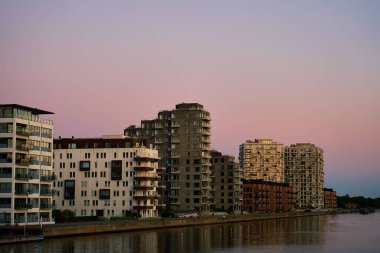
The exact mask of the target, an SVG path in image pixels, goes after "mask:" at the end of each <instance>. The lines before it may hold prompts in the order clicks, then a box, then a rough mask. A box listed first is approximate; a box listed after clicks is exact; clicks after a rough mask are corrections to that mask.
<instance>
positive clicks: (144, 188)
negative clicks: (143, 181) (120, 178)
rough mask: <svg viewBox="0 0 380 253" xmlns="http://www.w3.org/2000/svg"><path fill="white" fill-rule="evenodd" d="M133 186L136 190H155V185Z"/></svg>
mask: <svg viewBox="0 0 380 253" xmlns="http://www.w3.org/2000/svg"><path fill="white" fill-rule="evenodd" d="M133 188H134V189H135V190H153V189H154V186H153V185H134V186H133Z"/></svg>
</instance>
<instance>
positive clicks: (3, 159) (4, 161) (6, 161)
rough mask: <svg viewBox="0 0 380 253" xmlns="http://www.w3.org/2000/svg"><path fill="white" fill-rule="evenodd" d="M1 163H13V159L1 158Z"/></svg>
mask: <svg viewBox="0 0 380 253" xmlns="http://www.w3.org/2000/svg"><path fill="white" fill-rule="evenodd" d="M0 163H12V159H10V158H0Z"/></svg>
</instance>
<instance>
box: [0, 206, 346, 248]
mask: <svg viewBox="0 0 380 253" xmlns="http://www.w3.org/2000/svg"><path fill="white" fill-rule="evenodd" d="M344 212H345V211H344V210H334V211H323V212H300V213H298V212H295V213H260V214H242V215H227V216H201V217H194V218H157V219H140V220H126V221H98V222H83V223H60V224H53V225H46V226H44V227H43V229H42V230H43V236H44V239H47V238H57V237H68V236H82V235H93V234H101V233H116V232H127V231H136V230H147V229H163V228H174V227H184V226H202V225H212V224H221V223H230V222H246V221H255V220H264V219H282V218H294V217H306V216H316V215H330V214H340V213H344ZM15 237H16V236H13V237H6V238H4V237H3V238H0V244H3V243H19V242H22V241H23V240H24V241H25V242H26V241H31V240H33V237H32V236H30V237H27V236H26V237H25V236H23V237H21V236H17V239H15ZM20 238H21V239H20ZM22 238H23V239H22Z"/></svg>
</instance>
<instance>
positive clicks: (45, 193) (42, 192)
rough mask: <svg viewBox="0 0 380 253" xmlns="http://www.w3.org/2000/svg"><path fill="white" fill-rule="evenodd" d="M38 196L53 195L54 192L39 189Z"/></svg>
mask: <svg viewBox="0 0 380 253" xmlns="http://www.w3.org/2000/svg"><path fill="white" fill-rule="evenodd" d="M40 194H41V195H53V194H54V190H50V189H49V190H46V189H41V191H40Z"/></svg>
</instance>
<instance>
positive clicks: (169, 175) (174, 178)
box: [124, 103, 212, 211]
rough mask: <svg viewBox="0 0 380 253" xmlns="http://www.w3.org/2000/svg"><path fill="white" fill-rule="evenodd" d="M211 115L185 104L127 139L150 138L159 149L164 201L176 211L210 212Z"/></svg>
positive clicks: (161, 114) (130, 132)
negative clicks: (163, 183) (163, 169)
mask: <svg viewBox="0 0 380 253" xmlns="http://www.w3.org/2000/svg"><path fill="white" fill-rule="evenodd" d="M210 121H211V119H210V113H209V112H208V111H206V110H205V109H204V108H203V106H202V105H200V104H197V103H182V104H178V105H176V108H175V109H174V110H169V111H161V112H159V113H158V117H157V118H156V119H153V120H143V121H141V126H140V127H135V126H130V127H128V128H126V129H125V131H124V134H125V135H127V136H136V137H148V138H150V139H151V140H152V142H153V143H154V145H155V148H156V149H157V150H158V153H159V156H160V157H161V160H160V162H159V166H160V167H163V168H165V173H164V174H163V176H162V180H163V182H165V185H166V189H165V193H164V197H163V201H164V202H165V203H166V206H167V208H168V209H171V210H175V211H209V210H210V206H211V201H212V193H211V163H210V159H211V147H210V143H211V140H210V137H211V132H210V129H211V126H210Z"/></svg>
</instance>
